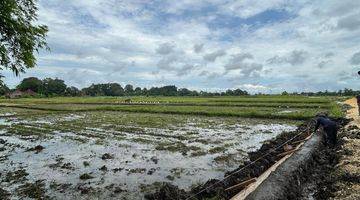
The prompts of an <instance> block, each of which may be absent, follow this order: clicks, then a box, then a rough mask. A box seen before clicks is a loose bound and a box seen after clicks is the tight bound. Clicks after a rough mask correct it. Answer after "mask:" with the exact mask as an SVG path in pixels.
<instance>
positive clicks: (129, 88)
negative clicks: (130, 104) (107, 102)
mask: <svg viewBox="0 0 360 200" xmlns="http://www.w3.org/2000/svg"><path fill="white" fill-rule="evenodd" d="M133 92H134V87H133V86H132V85H130V84H127V85H125V93H126V95H131V94H132V93H133Z"/></svg>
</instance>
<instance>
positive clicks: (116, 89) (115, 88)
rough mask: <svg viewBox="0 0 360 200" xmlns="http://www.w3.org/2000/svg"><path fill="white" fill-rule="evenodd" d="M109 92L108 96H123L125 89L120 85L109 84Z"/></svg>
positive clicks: (106, 93)
mask: <svg viewBox="0 0 360 200" xmlns="http://www.w3.org/2000/svg"><path fill="white" fill-rule="evenodd" d="M107 88H108V91H107V92H105V95H106V96H123V95H124V89H123V88H122V87H121V85H120V84H118V83H109V84H108V87H107Z"/></svg>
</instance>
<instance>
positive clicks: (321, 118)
mask: <svg viewBox="0 0 360 200" xmlns="http://www.w3.org/2000/svg"><path fill="white" fill-rule="evenodd" d="M315 121H316V125H315V132H316V130H317V129H318V128H319V127H320V126H322V127H323V130H324V144H325V145H327V144H331V145H336V140H337V139H336V137H337V126H336V123H335V122H334V121H332V120H331V119H329V118H328V117H327V116H326V115H324V114H318V115H316V119H315Z"/></svg>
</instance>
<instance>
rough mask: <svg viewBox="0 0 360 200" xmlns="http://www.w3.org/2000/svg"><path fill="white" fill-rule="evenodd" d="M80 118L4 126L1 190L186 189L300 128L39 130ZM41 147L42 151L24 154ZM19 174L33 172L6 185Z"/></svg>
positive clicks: (139, 193)
mask: <svg viewBox="0 0 360 200" xmlns="http://www.w3.org/2000/svg"><path fill="white" fill-rule="evenodd" d="M82 118H84V116H78V115H66V116H63V117H62V118H60V119H51V118H39V119H32V120H20V119H16V118H10V119H6V120H0V125H2V126H6V127H5V128H3V130H2V131H1V133H0V139H1V140H2V141H5V142H3V143H4V144H0V148H2V147H3V151H2V152H1V153H2V157H1V159H0V172H1V173H2V174H3V175H2V176H1V184H0V188H2V189H5V190H7V191H8V192H10V193H11V194H12V197H14V198H16V197H18V196H20V197H21V196H22V195H23V194H22V193H21V192H19V188H20V187H21V186H23V185H24V184H25V183H34V182H35V181H37V180H44V181H43V182H44V183H45V185H44V186H43V187H44V188H43V189H44V194H46V195H48V196H50V197H57V198H60V199H69V198H80V197H81V198H86V199H97V198H101V199H104V198H105V199H106V198H113V197H116V198H124V199H142V197H143V194H144V193H146V192H148V191H153V189H154V188H156V186H157V184H156V183H157V182H164V181H165V182H171V183H172V184H174V185H177V186H179V187H180V188H183V189H189V188H190V187H192V186H194V185H197V184H200V183H203V182H205V181H207V180H208V179H210V178H221V177H223V176H224V172H225V171H228V170H231V169H235V168H236V167H237V166H238V165H239V164H240V163H241V162H243V161H244V160H245V159H246V156H247V155H246V152H249V151H254V150H256V149H258V148H259V147H260V146H261V144H262V142H264V141H266V140H269V139H272V138H274V137H275V136H276V135H278V134H280V133H281V132H283V131H291V130H294V129H295V128H296V127H295V126H293V125H287V124H271V123H262V124H258V123H257V122H256V121H254V122H253V123H248V122H246V123H234V124H221V123H220V124H215V125H212V126H209V127H204V126H202V125H201V126H200V125H199V124H198V123H196V122H194V120H188V121H187V122H185V123H183V124H181V125H179V124H177V125H176V126H173V127H170V128H149V127H134V126H131V127H130V126H129V127H127V128H128V129H125V130H132V129H133V128H142V129H141V131H140V132H138V131H135V132H131V131H117V130H114V129H110V128H109V129H105V128H102V127H92V126H91V124H87V127H85V128H84V130H81V131H71V130H70V131H66V132H64V131H59V130H50V129H49V130H48V131H47V132H46V131H45V132H44V131H43V129H44V128H42V126H44V125H47V126H48V125H52V124H57V123H60V121H71V120H79V119H80V120H81V119H82ZM15 124H25V125H24V127H25V128H26V127H27V128H33V129H34V130H36V131H39V130H42V132H41V133H42V134H45V135H46V137H33V136H31V135H30V136H26V137H25V136H19V135H16V134H13V133H11V131H8V130H10V128H11V126H14V125H15ZM117 126H126V125H124V124H118V125H117ZM35 128H36V129H35ZM36 135H38V133H37V134H36ZM94 136H96V137H94ZM139 139H143V140H139ZM177 144H181V145H177ZM36 145H41V146H43V147H44V149H43V150H42V151H39V152H36V151H27V150H29V149H30V148H33V147H35V146H36ZM106 155H109V156H108V157H106ZM106 158H107V159H106ZM104 166H105V167H104ZM20 169H22V170H25V171H26V173H27V174H28V175H26V176H24V177H25V178H24V179H23V178H21V179H20V178H19V177H17V178H16V179H17V180H11V181H9V180H6V178H5V177H6V176H5V175H7V174H8V173H10V172H15V171H17V170H20ZM83 174H87V175H90V176H89V177H88V178H90V179H80V176H81V175H83ZM84 177H85V176H84Z"/></svg>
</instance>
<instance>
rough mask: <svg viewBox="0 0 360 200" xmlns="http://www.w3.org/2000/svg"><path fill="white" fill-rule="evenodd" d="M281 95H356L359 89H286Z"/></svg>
mask: <svg viewBox="0 0 360 200" xmlns="http://www.w3.org/2000/svg"><path fill="white" fill-rule="evenodd" d="M282 95H303V96H356V95H360V90H352V89H348V88H345V89H343V90H338V91H328V90H325V91H318V92H300V93H299V92H293V93H288V92H286V91H284V92H282Z"/></svg>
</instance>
